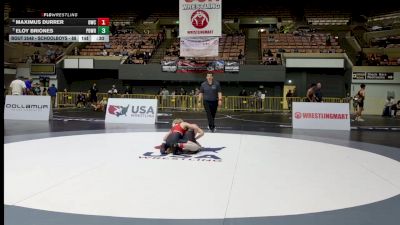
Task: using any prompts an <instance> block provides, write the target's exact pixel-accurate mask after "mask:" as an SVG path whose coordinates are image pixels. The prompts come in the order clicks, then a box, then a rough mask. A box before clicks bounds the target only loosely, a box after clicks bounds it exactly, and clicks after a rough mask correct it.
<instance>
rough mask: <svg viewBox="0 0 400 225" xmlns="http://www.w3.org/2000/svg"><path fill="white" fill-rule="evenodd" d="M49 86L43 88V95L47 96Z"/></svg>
mask: <svg viewBox="0 0 400 225" xmlns="http://www.w3.org/2000/svg"><path fill="white" fill-rule="evenodd" d="M47 95H48V94H47V88H43V90H42V96H47Z"/></svg>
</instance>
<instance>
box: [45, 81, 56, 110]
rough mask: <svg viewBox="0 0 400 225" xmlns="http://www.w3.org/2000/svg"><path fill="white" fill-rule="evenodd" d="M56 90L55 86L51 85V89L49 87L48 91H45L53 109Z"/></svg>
mask: <svg viewBox="0 0 400 225" xmlns="http://www.w3.org/2000/svg"><path fill="white" fill-rule="evenodd" d="M57 92H58V90H57V88H56V85H55V84H52V85H51V87H49V89H47V93H48V94H49V95H50V96H51V106H52V107H53V108H55V107H56V96H57Z"/></svg>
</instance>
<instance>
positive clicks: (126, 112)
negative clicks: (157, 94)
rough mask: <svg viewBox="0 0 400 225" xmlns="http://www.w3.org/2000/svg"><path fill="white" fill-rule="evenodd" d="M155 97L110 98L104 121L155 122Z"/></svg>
mask: <svg viewBox="0 0 400 225" xmlns="http://www.w3.org/2000/svg"><path fill="white" fill-rule="evenodd" d="M156 119H157V99H132V98H110V99H109V100H108V104H107V110H106V119H105V122H106V123H129V124H155V123H156Z"/></svg>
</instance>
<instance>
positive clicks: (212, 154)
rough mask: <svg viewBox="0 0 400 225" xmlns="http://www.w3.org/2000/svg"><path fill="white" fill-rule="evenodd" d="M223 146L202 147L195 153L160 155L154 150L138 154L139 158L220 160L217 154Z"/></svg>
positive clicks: (196, 160)
mask: <svg viewBox="0 0 400 225" xmlns="http://www.w3.org/2000/svg"><path fill="white" fill-rule="evenodd" d="M224 148H225V147H218V148H210V147H207V148H203V149H202V150H201V151H200V152H199V153H196V154H181V155H173V154H168V155H160V153H156V152H154V151H151V152H145V153H143V154H142V155H140V156H139V159H146V160H176V161H192V162H222V158H221V157H220V156H219V155H218V153H219V151H221V150H222V149H224Z"/></svg>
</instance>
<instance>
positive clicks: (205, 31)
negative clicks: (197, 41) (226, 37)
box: [179, 0, 222, 37]
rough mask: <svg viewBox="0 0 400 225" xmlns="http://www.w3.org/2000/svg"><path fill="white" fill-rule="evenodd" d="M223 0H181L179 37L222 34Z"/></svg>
mask: <svg viewBox="0 0 400 225" xmlns="http://www.w3.org/2000/svg"><path fill="white" fill-rule="evenodd" d="M221 11H222V0H209V1H203V0H179V37H202V36H221V26H222V13H221Z"/></svg>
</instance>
